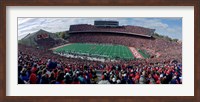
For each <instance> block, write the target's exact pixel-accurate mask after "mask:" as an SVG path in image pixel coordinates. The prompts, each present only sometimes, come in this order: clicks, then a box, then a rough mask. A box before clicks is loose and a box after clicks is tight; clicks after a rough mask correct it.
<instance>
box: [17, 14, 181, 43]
mask: <svg viewBox="0 0 200 102" xmlns="http://www.w3.org/2000/svg"><path fill="white" fill-rule="evenodd" d="M95 20H116V21H119V25H134V26H142V27H147V28H152V29H156V31H155V32H156V33H158V34H160V35H165V36H169V37H171V38H174V39H175V38H176V39H179V40H182V18H180V17H176V18H174V17H168V18H149V17H148V18H142V17H140V18H130V17H129V18H124V17H123V18H121V17H120V18H90V17H87V18H35V17H34V18H18V40H20V39H22V38H23V37H25V36H26V35H27V34H29V33H33V32H36V31H38V30H40V29H43V30H46V31H49V32H53V33H55V32H60V31H67V30H69V27H70V25H72V24H94V21H95Z"/></svg>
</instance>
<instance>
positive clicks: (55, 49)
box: [50, 43, 73, 50]
mask: <svg viewBox="0 0 200 102" xmlns="http://www.w3.org/2000/svg"><path fill="white" fill-rule="evenodd" d="M71 44H73V43H68V44H64V45H61V46H57V47H54V48H50V50H56V49H58V48H61V47H64V46H67V45H71Z"/></svg>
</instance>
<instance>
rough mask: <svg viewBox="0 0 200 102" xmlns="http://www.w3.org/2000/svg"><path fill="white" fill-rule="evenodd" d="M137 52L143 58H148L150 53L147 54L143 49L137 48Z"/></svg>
mask: <svg viewBox="0 0 200 102" xmlns="http://www.w3.org/2000/svg"><path fill="white" fill-rule="evenodd" d="M138 52H139V53H140V54H141V55H142V56H143V57H144V58H149V57H150V55H149V54H148V53H147V52H146V51H144V50H140V49H138Z"/></svg>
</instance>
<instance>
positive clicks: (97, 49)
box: [54, 43, 134, 59]
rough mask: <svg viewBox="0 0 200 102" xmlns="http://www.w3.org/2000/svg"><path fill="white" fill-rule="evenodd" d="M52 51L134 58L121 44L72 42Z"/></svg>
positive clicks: (112, 57) (113, 57)
mask: <svg viewBox="0 0 200 102" xmlns="http://www.w3.org/2000/svg"><path fill="white" fill-rule="evenodd" d="M54 51H55V52H66V53H76V54H77V53H78V54H85V55H90V56H99V57H107V58H111V59H115V58H120V59H134V56H133V54H132V52H131V51H130V50H129V48H128V47H126V46H122V45H107V44H86V43H74V44H71V45H67V46H64V47H61V48H58V49H56V50H54Z"/></svg>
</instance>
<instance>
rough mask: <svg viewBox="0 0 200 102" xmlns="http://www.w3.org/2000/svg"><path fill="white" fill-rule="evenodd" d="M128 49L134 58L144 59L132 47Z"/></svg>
mask: <svg viewBox="0 0 200 102" xmlns="http://www.w3.org/2000/svg"><path fill="white" fill-rule="evenodd" d="M129 49H130V50H131V52H132V54H133V55H134V56H135V57H136V58H141V59H144V57H143V56H142V55H141V54H140V53H139V52H138V51H137V50H136V49H135V48H134V47H129Z"/></svg>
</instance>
